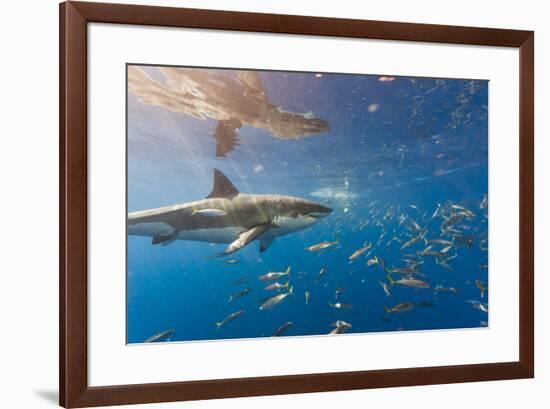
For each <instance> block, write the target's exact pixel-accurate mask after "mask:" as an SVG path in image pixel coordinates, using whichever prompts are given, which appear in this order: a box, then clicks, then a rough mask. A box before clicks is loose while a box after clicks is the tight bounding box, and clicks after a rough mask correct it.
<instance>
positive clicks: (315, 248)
mask: <svg viewBox="0 0 550 409" xmlns="http://www.w3.org/2000/svg"><path fill="white" fill-rule="evenodd" d="M339 245H340V240H338V239H336V240H335V241H325V242H323V243H318V244H314V245H313V246H309V247H306V250H307V251H309V252H316V251H321V250H325V249H328V248H329V247H333V246H339Z"/></svg>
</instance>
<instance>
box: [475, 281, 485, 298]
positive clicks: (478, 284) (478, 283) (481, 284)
mask: <svg viewBox="0 0 550 409" xmlns="http://www.w3.org/2000/svg"><path fill="white" fill-rule="evenodd" d="M476 287H477V288H479V291H480V292H481V298H485V291H487V286H486V285H485V283H484V282H483V281H481V280H476Z"/></svg>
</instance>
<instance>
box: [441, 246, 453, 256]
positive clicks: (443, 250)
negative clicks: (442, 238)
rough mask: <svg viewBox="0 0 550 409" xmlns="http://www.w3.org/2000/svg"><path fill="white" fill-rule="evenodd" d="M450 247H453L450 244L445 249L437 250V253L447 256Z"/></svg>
mask: <svg viewBox="0 0 550 409" xmlns="http://www.w3.org/2000/svg"><path fill="white" fill-rule="evenodd" d="M452 247H453V245H452V244H451V245H450V246H447V247H445V248H443V249H441V250H439V252H440V253H441V254H447V253H448V252H449V250H450V249H451V248H452Z"/></svg>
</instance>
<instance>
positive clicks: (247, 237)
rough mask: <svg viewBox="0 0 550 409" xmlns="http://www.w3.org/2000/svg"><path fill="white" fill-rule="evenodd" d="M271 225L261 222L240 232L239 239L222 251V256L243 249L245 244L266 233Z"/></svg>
mask: <svg viewBox="0 0 550 409" xmlns="http://www.w3.org/2000/svg"><path fill="white" fill-rule="evenodd" d="M270 227H271V225H269V224H260V225H258V226H254V227H252V228H250V229H248V230H246V231H244V232H242V233H241V234H239V237H238V238H237V240H235V241H234V242H233V243H231V244H230V245H229V246H227V248H226V249H225V251H224V252H223V253H220V254H219V255H220V256H225V255H227V254H231V253H234V252H236V251H237V250H240V249H242V248H243V247H244V246H246V245H247V244H249V243H250V242H251V241H254V240H256V239H257V238H258V237H260V236H261V235H262V234H264V233H265V232H266V231H267V230H268V229H269V228H270Z"/></svg>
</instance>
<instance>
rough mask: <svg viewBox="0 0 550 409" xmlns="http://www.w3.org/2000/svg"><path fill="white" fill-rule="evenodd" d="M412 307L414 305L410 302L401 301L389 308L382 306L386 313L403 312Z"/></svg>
mask: <svg viewBox="0 0 550 409" xmlns="http://www.w3.org/2000/svg"><path fill="white" fill-rule="evenodd" d="M413 308H414V305H413V304H412V303H410V302H402V303H399V304H397V305H396V306H394V307H391V308H388V307H384V310H385V311H386V313H387V314H391V313H394V312H405V311H410V310H412V309H413Z"/></svg>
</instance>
